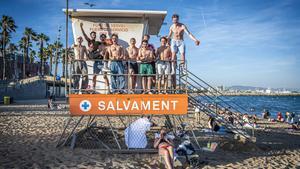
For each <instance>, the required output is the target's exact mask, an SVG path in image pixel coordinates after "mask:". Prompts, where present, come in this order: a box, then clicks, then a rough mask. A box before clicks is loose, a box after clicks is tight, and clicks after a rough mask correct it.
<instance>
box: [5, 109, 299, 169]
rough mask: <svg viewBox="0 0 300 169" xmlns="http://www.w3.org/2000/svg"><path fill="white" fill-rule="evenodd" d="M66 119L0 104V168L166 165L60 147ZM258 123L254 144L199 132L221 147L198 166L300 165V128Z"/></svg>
mask: <svg viewBox="0 0 300 169" xmlns="http://www.w3.org/2000/svg"><path fill="white" fill-rule="evenodd" d="M67 119H68V112H67V111H65V110H57V111H48V110H47V107H46V105H45V104H36V105H29V104H17V105H9V106H4V105H1V106H0V168H5V169H6V168H162V165H161V164H160V158H159V157H158V155H157V154H156V153H154V154H153V153H152V154H113V153H110V152H102V151H98V150H97V149H84V148H80V147H78V148H77V147H76V148H75V149H74V150H71V149H70V148H69V147H62V148H56V147H55V146H56V143H57V140H58V138H59V136H60V134H61V132H62V130H63V125H64V124H65V122H66V120H67ZM156 120H158V121H159V119H156ZM188 121H189V122H191V123H192V122H194V121H193V118H190V119H189V120H188ZM258 124H259V126H261V128H260V129H257V130H256V131H255V135H256V137H257V143H255V144H254V143H245V144H244V143H240V142H237V141H236V140H232V139H228V138H223V137H222V138H221V137H218V136H215V137H213V138H211V137H206V136H205V135H204V136H199V142H200V144H201V145H205V143H206V142H207V141H208V140H210V141H217V142H218V143H219V146H218V147H217V149H216V151H215V152H198V154H199V161H200V164H199V165H198V166H197V167H196V168H276V169H280V168H300V132H299V131H298V132H295V131H291V130H288V129H287V128H288V127H290V126H289V125H288V124H283V123H274V122H267V121H264V120H260V121H259V122H258ZM203 125H205V124H203ZM178 168H180V167H178Z"/></svg>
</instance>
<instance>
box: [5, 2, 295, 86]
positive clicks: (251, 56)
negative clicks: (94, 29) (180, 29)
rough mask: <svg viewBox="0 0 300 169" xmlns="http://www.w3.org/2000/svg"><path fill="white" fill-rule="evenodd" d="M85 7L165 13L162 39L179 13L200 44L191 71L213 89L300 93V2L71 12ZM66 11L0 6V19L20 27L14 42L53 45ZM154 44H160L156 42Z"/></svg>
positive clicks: (124, 5)
mask: <svg viewBox="0 0 300 169" xmlns="http://www.w3.org/2000/svg"><path fill="white" fill-rule="evenodd" d="M84 2H89V3H94V4H96V7H94V8H100V9H141V10H166V11H167V12H168V15H167V17H166V19H165V22H166V23H167V24H166V25H163V26H162V29H161V32H160V35H166V34H167V32H168V28H169V26H170V24H171V15H172V14H173V13H178V14H179V15H180V20H181V22H183V23H185V24H186V25H187V26H188V27H189V29H190V31H191V32H192V33H193V34H194V35H195V36H196V37H197V38H199V39H200V40H201V45H200V46H195V45H194V43H193V41H191V40H190V39H188V37H186V45H187V51H188V52H187V60H188V67H189V69H190V70H191V71H192V72H194V73H196V74H197V75H199V76H200V77H201V78H203V79H204V80H206V81H208V82H210V83H211V84H213V85H225V86H230V85H251V86H261V87H274V88H277V87H284V88H300V78H299V77H300V76H299V74H300V29H299V28H300V10H299V9H300V1H299V0H264V1H261V0H234V1H232V0H151V1H135V0H126V1H125V0H123V1H121V0H111V1H109V0H69V3H70V7H71V8H88V7H87V6H85V5H84V4H83V3H84ZM62 8H65V1H64V0H9V1H7V0H0V14H1V15H3V14H5V15H9V16H12V17H13V18H14V19H15V21H16V23H17V25H18V29H17V32H16V33H15V34H13V36H14V38H13V42H17V41H19V39H20V38H21V36H22V33H23V30H24V28H25V27H26V26H28V27H31V28H33V29H34V30H35V31H36V32H39V33H40V32H43V33H45V34H47V35H49V36H50V38H51V42H53V41H54V40H55V39H56V37H57V34H58V32H57V30H58V27H59V25H61V26H62V27H63V29H65V27H64V25H65V23H64V21H65V15H64V14H63V13H62ZM70 31H71V27H70ZM64 36H65V35H64V33H62V42H64V41H65V39H64ZM70 36H72V34H71V33H70ZM151 42H152V43H154V44H155V45H158V44H159V43H158V38H157V37H155V36H153V37H152V38H151ZM70 43H72V38H71V39H70Z"/></svg>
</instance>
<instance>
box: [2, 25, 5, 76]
mask: <svg viewBox="0 0 300 169" xmlns="http://www.w3.org/2000/svg"><path fill="white" fill-rule="evenodd" d="M5 39H6V36H5V30H3V36H2V57H3V72H2V80H4V79H5V71H6V70H5V68H6V63H5Z"/></svg>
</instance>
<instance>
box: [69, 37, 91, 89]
mask: <svg viewBox="0 0 300 169" xmlns="http://www.w3.org/2000/svg"><path fill="white" fill-rule="evenodd" d="M76 41H77V44H74V45H72V47H73V48H74V54H75V56H74V58H71V60H72V61H73V74H77V75H73V80H74V89H76V92H77V90H79V80H80V77H81V75H78V74H82V81H81V82H82V83H81V89H86V88H87V85H88V75H87V74H88V71H87V65H86V62H85V61H86V60H87V59H88V57H87V49H86V47H85V46H84V45H82V41H83V39H82V37H81V36H79V37H78V38H77V39H76Z"/></svg>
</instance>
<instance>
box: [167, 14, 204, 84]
mask: <svg viewBox="0 0 300 169" xmlns="http://www.w3.org/2000/svg"><path fill="white" fill-rule="evenodd" d="M172 22H173V24H172V25H171V27H170V30H169V35H168V39H169V41H170V44H171V51H172V64H171V74H172V84H173V88H174V89H175V88H176V60H177V57H176V54H177V53H178V52H179V53H180V65H181V66H182V67H184V64H185V43H184V38H183V35H184V32H185V33H186V34H188V35H189V37H190V38H191V39H192V40H193V41H195V44H196V45H197V46H198V45H199V44H200V41H199V40H198V39H196V38H195V36H194V35H193V34H192V33H191V32H190V31H189V30H188V28H187V26H186V25H184V24H183V23H180V22H179V15H177V14H174V15H173V16H172ZM172 35H173V37H172Z"/></svg>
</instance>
